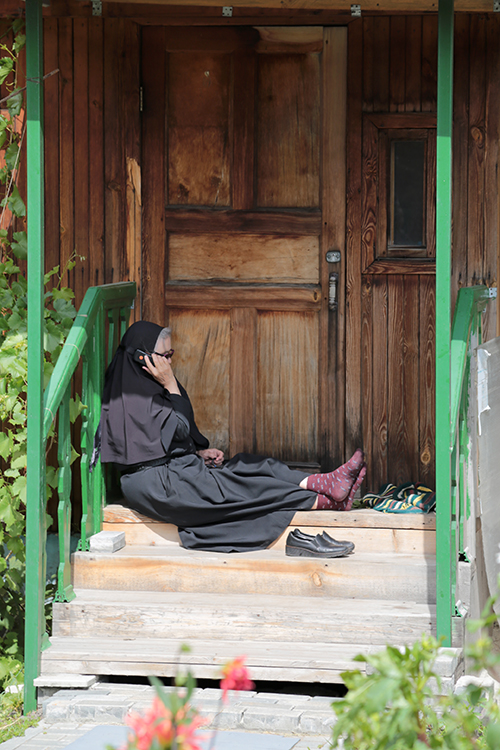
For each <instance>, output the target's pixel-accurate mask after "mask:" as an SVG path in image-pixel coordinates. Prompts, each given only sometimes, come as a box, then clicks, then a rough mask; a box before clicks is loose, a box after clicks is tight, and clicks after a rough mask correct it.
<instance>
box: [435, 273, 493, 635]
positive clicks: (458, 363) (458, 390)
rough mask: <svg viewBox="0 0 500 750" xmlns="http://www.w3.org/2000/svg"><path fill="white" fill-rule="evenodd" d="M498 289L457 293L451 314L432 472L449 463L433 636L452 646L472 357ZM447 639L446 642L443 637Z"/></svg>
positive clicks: (440, 510)
mask: <svg viewBox="0 0 500 750" xmlns="http://www.w3.org/2000/svg"><path fill="white" fill-rule="evenodd" d="M495 293H496V290H492V289H488V288H487V287H485V286H473V287H465V288H463V289H460V291H459V293H458V297H457V303H456V306H455V313H454V316H453V325H452V330H451V341H450V391H449V392H450V397H449V402H448V404H449V406H448V405H446V407H447V408H449V423H448V429H447V431H446V435H444V436H443V444H442V445H436V464H437V465H436V472H437V471H438V468H439V466H438V464H439V462H440V461H446V462H447V464H448V465H449V471H450V483H449V497H450V502H449V503H445V502H442V498H441V497H440V496H439V495H438V501H437V504H436V513H437V524H436V564H437V606H436V619H437V634H438V636H444V637H445V639H446V641H445V645H451V633H452V618H453V616H454V615H455V614H456V613H455V605H456V596H455V591H456V580H457V564H458V559H459V555H460V554H463V553H464V552H465V550H464V546H465V545H464V524H465V521H466V519H467V518H468V517H469V516H470V512H471V506H470V498H469V496H468V484H467V481H466V476H465V473H466V469H467V463H468V450H469V448H468V446H469V431H468V430H469V428H468V419H467V417H468V409H469V402H468V401H469V399H468V395H469V380H470V359H471V356H472V353H473V350H474V348H475V347H476V346H477V345H478V344H480V343H481V339H482V313H483V312H484V309H485V307H486V304H487V302H488V301H489V300H490V299H491V298H492V297H493V296H495ZM447 635H448V638H447Z"/></svg>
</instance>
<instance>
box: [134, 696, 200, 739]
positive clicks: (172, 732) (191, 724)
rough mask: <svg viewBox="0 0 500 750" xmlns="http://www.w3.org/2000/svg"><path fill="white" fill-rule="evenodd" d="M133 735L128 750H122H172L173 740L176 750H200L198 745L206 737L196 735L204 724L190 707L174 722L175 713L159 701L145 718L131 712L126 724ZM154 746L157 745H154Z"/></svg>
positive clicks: (146, 713) (154, 701)
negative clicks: (158, 749)
mask: <svg viewBox="0 0 500 750" xmlns="http://www.w3.org/2000/svg"><path fill="white" fill-rule="evenodd" d="M125 721H126V722H127V724H128V725H129V727H130V728H131V729H132V730H133V734H130V735H129V738H128V746H126V747H125V748H123V750H127V747H128V749H129V750H132V748H133V750H150V749H151V747H153V746H154V747H157V748H162V750H171V748H172V743H173V741H174V739H175V740H176V747H177V750H201V747H200V746H199V744H198V742H199V741H200V740H202V739H204V738H203V737H199V736H198V737H195V736H194V733H195V732H196V730H197V729H199V727H200V726H201V725H202V724H204V723H205V720H204V719H202V718H201V717H200V716H198V715H196V714H194V715H193V713H192V711H191V710H190V708H189V706H188V705H187V704H186V705H184V706H182V707H181V708H180V709H179V710H178V711H177V713H176V715H175V718H174V719H173V718H172V712H171V711H170V709H169V708H167V707H166V706H165V705H164V704H163V703H162V701H161V700H160V699H159V698H158V697H156V698H154V700H153V704H152V706H151V707H150V708H149V709H147V711H146V712H145V714H144V716H142V715H141V714H138V713H135V712H131V713H130V714H129V715H128V716H127V718H126V720H125ZM153 743H155V744H153Z"/></svg>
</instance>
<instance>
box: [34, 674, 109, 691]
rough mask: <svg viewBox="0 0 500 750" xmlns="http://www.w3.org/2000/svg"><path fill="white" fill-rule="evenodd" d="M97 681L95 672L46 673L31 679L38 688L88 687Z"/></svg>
mask: <svg viewBox="0 0 500 750" xmlns="http://www.w3.org/2000/svg"><path fill="white" fill-rule="evenodd" d="M96 682H97V675H95V674H46V675H41V676H40V677H37V678H36V679H35V680H33V684H34V685H35V686H36V687H38V688H40V687H44V688H58V689H59V690H60V689H61V688H80V689H81V688H89V687H90V686H91V685H94V684H95V683H96Z"/></svg>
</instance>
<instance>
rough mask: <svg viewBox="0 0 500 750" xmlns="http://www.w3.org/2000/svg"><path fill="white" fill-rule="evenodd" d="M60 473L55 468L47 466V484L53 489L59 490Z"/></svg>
mask: <svg viewBox="0 0 500 750" xmlns="http://www.w3.org/2000/svg"><path fill="white" fill-rule="evenodd" d="M58 473H59V472H58V469H56V468H55V467H54V466H47V474H46V482H47V484H48V485H49V487H52V488H53V489H57V476H58Z"/></svg>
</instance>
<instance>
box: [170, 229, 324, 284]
mask: <svg viewBox="0 0 500 750" xmlns="http://www.w3.org/2000/svg"><path fill="white" fill-rule="evenodd" d="M168 246H169V280H170V281H189V280H191V281H209V280H213V281H216V280H221V279H224V280H227V281H230V280H231V281H245V282H254V281H255V282H258V281H267V282H272V281H275V282H276V281H278V282H279V283H287V284H298V283H303V284H318V282H319V268H318V255H319V241H318V237H314V236H313V237H307V236H305V237H294V236H293V235H282V236H276V235H268V234H237V235H235V234H233V233H229V232H225V233H224V234H222V233H221V234H216V233H211V234H197V235H196V241H195V242H193V235H192V234H171V235H170V237H169V243H168Z"/></svg>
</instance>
